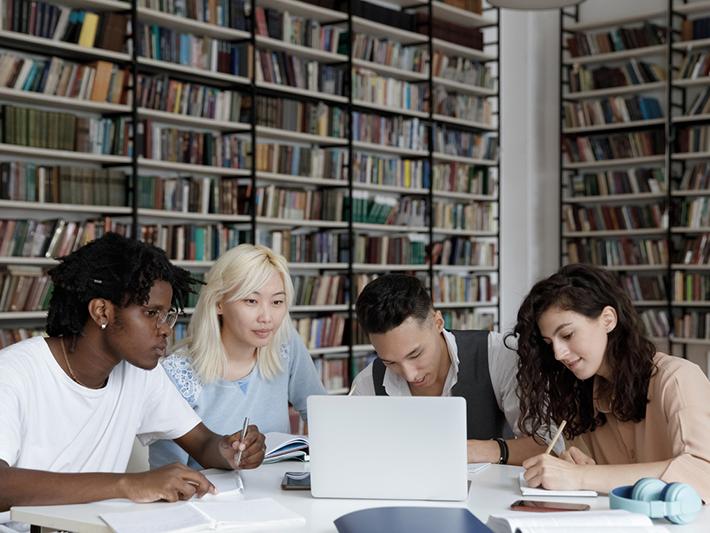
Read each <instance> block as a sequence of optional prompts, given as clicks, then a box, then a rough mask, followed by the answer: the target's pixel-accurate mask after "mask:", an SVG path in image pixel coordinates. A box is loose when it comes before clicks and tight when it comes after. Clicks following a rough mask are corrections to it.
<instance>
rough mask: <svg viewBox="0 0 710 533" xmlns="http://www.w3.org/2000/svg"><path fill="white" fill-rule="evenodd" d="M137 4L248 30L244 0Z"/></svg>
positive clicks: (171, 0)
mask: <svg viewBox="0 0 710 533" xmlns="http://www.w3.org/2000/svg"><path fill="white" fill-rule="evenodd" d="M138 6H139V7H145V8H148V9H153V10H156V11H162V12H164V13H169V14H171V15H176V16H178V17H184V18H189V19H192V20H197V21H199V22H206V23H208V24H216V25H218V26H225V27H228V28H234V29H237V30H244V31H249V16H248V13H247V11H246V10H245V8H246V2H245V0H209V1H205V0H138Z"/></svg>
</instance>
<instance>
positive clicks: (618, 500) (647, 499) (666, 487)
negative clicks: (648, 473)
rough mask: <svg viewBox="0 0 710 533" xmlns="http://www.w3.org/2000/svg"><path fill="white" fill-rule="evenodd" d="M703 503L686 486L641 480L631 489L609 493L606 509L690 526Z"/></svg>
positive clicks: (628, 486)
mask: <svg viewBox="0 0 710 533" xmlns="http://www.w3.org/2000/svg"><path fill="white" fill-rule="evenodd" d="M702 506H703V501H702V500H701V499H700V496H699V495H698V493H697V492H696V491H695V489H694V488H693V487H691V486H690V485H688V484H686V483H666V482H665V481H661V480H660V479H656V478H652V477H644V478H641V479H639V480H638V481H637V482H636V483H635V484H634V485H626V486H624V487H616V488H615V489H613V490H612V491H611V492H610V493H609V507H610V508H612V509H624V510H626V511H631V512H632V513H639V514H644V515H646V516H649V517H651V518H666V519H667V520H669V521H671V522H673V523H674V524H689V523H691V522H692V521H693V520H695V518H696V517H697V516H698V513H699V512H700V509H701V508H702Z"/></svg>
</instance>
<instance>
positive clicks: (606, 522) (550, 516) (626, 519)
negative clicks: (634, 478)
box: [486, 510, 653, 533]
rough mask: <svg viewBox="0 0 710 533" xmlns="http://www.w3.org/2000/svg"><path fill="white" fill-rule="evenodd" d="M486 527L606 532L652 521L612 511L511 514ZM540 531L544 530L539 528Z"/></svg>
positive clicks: (510, 532)
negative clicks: (609, 528) (614, 528)
mask: <svg viewBox="0 0 710 533" xmlns="http://www.w3.org/2000/svg"><path fill="white" fill-rule="evenodd" d="M486 525H487V526H488V527H489V528H491V529H492V530H493V531H494V532H495V533H514V532H515V531H516V530H518V529H520V530H521V531H527V529H526V528H532V527H536V528H539V529H538V531H540V530H541V529H543V530H545V531H547V530H548V528H554V527H559V528H563V529H567V530H568V531H569V530H570V529H571V528H574V530H575V532H576V531H577V529H580V530H582V528H590V533H591V530H594V531H600V530H603V531H605V532H606V531H607V529H606V528H608V527H619V528H621V527H623V528H631V530H632V531H633V529H634V528H635V527H650V526H653V522H651V519H650V518H649V517H647V516H645V515H640V514H635V513H630V512H628V511H622V510H612V511H577V512H565V513H526V512H519V511H510V512H506V513H500V514H495V515H491V516H490V518H488V522H487V523H486ZM540 528H541V529H540Z"/></svg>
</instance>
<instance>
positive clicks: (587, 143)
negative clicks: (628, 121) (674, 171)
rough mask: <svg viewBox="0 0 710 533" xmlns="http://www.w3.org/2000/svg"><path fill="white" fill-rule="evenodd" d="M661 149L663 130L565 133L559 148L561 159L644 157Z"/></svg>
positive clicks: (664, 144)
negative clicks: (583, 133)
mask: <svg viewBox="0 0 710 533" xmlns="http://www.w3.org/2000/svg"><path fill="white" fill-rule="evenodd" d="M686 131H687V130H686ZM703 139H704V138H703ZM665 150H666V142H665V134H664V132H663V130H651V131H634V132H625V133H613V134H609V135H591V136H589V137H584V136H579V137H565V138H563V139H562V152H563V159H564V162H565V163H583V162H590V161H608V160H610V159H627V158H633V157H647V156H653V155H660V154H663V153H664V152H665Z"/></svg>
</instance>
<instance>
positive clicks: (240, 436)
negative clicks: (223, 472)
mask: <svg viewBox="0 0 710 533" xmlns="http://www.w3.org/2000/svg"><path fill="white" fill-rule="evenodd" d="M220 451H221V453H222V456H223V457H224V459H225V460H226V461H227V463H228V464H229V466H230V467H231V468H233V469H235V470H237V469H249V468H256V467H257V466H259V465H260V464H261V463H262V462H263V461H264V453H265V452H266V444H265V440H264V435H263V434H262V433H261V432H260V431H259V428H258V427H256V426H255V425H253V424H252V425H249V420H248V418H247V419H245V420H244V424H243V427H242V430H241V431H239V432H237V433H233V434H232V435H227V436H225V437H223V439H222V444H221V446H220Z"/></svg>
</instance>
